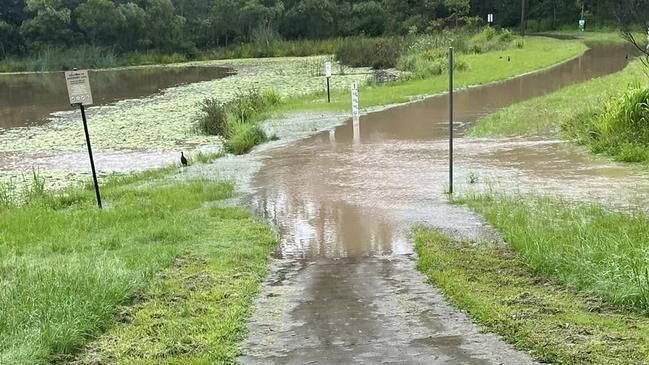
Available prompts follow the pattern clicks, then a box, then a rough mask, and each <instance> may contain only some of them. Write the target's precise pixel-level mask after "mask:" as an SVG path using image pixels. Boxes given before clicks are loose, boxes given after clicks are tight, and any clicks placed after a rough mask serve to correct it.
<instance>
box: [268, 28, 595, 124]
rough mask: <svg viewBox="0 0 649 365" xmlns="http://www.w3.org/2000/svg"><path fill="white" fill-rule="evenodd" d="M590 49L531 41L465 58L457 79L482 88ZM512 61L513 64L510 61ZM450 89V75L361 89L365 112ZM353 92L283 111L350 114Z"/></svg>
mask: <svg viewBox="0 0 649 365" xmlns="http://www.w3.org/2000/svg"><path fill="white" fill-rule="evenodd" d="M586 49H587V47H586V46H585V45H584V44H583V43H582V42H580V41H562V40H557V39H551V38H545V37H527V38H526V39H525V43H524V45H523V46H522V47H518V46H515V45H514V46H512V47H511V48H508V49H505V50H496V51H491V52H487V53H482V54H468V55H464V56H461V58H460V59H461V60H462V62H463V63H466V65H467V66H466V70H465V71H463V72H458V73H457V74H456V76H455V85H456V87H457V88H463V87H468V86H471V85H480V84H485V83H489V82H493V81H498V80H503V79H507V78H509V77H514V76H517V75H521V74H524V73H527V72H531V71H534V70H538V69H542V68H545V67H550V66H552V65H555V64H557V63H560V62H562V61H565V60H567V59H570V58H573V57H576V56H578V55H580V54H582V53H583V52H584V51H585V50H586ZM508 57H509V58H510V60H511V62H508V61H507V58H508ZM447 88H448V80H447V77H446V75H444V74H441V75H435V76H431V77H426V78H424V79H415V80H409V81H400V82H395V83H390V84H386V85H384V86H377V85H375V84H368V85H366V86H364V87H362V88H361V92H360V102H361V106H362V107H363V108H370V107H376V106H385V105H390V104H398V103H404V102H409V101H413V100H418V99H421V98H423V97H425V96H430V95H433V94H436V93H440V92H444V91H445V90H446V89H447ZM349 108H350V107H349V90H347V89H338V90H334V91H333V92H332V100H331V103H326V100H324V101H323V99H322V96H321V95H320V94H317V95H316V94H310V95H305V96H302V97H298V98H292V99H291V100H287V101H286V102H285V103H283V104H282V105H281V106H280V108H279V111H280V112H281V111H295V110H324V111H326V110H335V111H341V110H343V111H344V110H349Z"/></svg>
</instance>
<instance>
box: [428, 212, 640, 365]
mask: <svg viewBox="0 0 649 365" xmlns="http://www.w3.org/2000/svg"><path fill="white" fill-rule="evenodd" d="M517 213H518V212H517ZM415 242H416V250H417V253H418V256H419V262H418V268H419V270H421V271H422V272H423V273H424V274H425V275H426V276H427V277H428V278H429V279H430V280H431V282H433V283H434V284H435V285H436V286H437V287H439V288H440V289H441V290H442V291H443V293H444V294H445V295H446V296H447V297H448V298H449V299H450V301H451V302H452V303H453V304H454V305H456V306H458V307H459V308H461V309H463V310H465V311H466V312H467V313H468V314H469V315H470V316H471V317H472V318H473V319H474V320H476V321H477V322H479V323H480V324H481V325H483V326H485V327H486V328H487V330H489V331H491V332H495V333H497V334H499V335H501V336H503V337H504V338H505V340H506V341H507V342H509V343H511V344H512V345H513V346H514V347H516V348H517V349H519V350H523V351H527V352H529V353H530V354H531V355H532V356H533V357H534V358H535V359H536V360H538V361H540V362H543V363H551V364H571V365H578V364H579V365H582V364H583V365H586V364H588V365H593V364H597V365H608V364H645V363H647V360H648V359H649V343H648V342H647V340H646V339H647V337H648V336H649V319H647V317H646V316H644V315H640V314H634V313H629V312H625V311H621V310H616V309H614V308H612V307H611V306H610V305H608V304H607V303H605V302H603V301H602V300H601V299H599V298H597V297H595V296H592V295H589V294H584V293H577V292H575V291H573V290H569V289H566V288H565V287H564V286H561V285H557V284H556V282H554V281H552V280H548V279H547V277H546V276H544V275H538V274H535V273H533V272H531V271H530V270H529V268H528V266H527V264H526V262H525V257H524V256H523V255H522V254H520V253H519V252H518V250H515V249H514V250H515V251H516V252H513V251H512V249H510V248H508V247H507V246H501V245H490V244H486V243H482V244H475V243H470V242H459V241H456V240H452V239H449V238H448V237H447V236H445V235H443V234H442V233H440V232H439V231H436V230H434V229H428V228H424V227H420V228H418V229H416V230H415ZM538 249H539V250H543V249H544V248H543V247H539V248H538ZM545 251H546V252H548V253H550V254H552V253H551V252H550V251H549V250H548V249H545ZM557 255H558V253H557ZM602 259H604V258H602Z"/></svg>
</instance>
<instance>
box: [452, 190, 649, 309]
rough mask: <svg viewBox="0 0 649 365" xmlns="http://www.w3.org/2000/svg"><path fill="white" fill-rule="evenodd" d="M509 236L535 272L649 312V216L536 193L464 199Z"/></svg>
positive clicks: (515, 247)
mask: <svg viewBox="0 0 649 365" xmlns="http://www.w3.org/2000/svg"><path fill="white" fill-rule="evenodd" d="M462 199H464V200H460V201H464V202H465V203H466V204H468V206H469V207H471V208H472V209H474V210H475V211H477V212H478V213H481V214H483V215H484V216H485V217H486V219H487V220H488V221H489V222H490V223H491V224H492V225H493V226H494V227H495V228H496V229H498V230H499V231H500V232H502V234H503V235H504V237H505V240H506V241H507V242H508V243H509V245H510V246H511V247H512V249H513V250H514V251H516V252H517V253H519V254H520V256H521V259H522V260H523V261H524V262H525V263H526V264H527V265H528V266H529V267H530V269H531V270H532V272H534V273H535V274H538V275H541V276H548V277H552V278H553V279H555V280H557V281H559V282H561V283H562V284H565V285H566V286H568V287H570V288H574V289H576V290H580V291H584V292H588V293H593V294H596V295H598V296H600V297H602V298H604V299H605V300H607V301H608V302H610V303H612V304H615V305H618V306H620V307H625V308H627V309H630V310H636V311H640V312H647V313H649V261H648V260H647V259H646V258H647V254H648V253H649V251H648V247H647V245H646V243H647V241H646V238H647V237H649V218H648V217H647V216H646V215H645V214H643V213H641V212H638V213H637V214H630V213H619V212H613V211H609V210H607V209H606V208H605V207H603V206H601V205H599V204H595V203H592V204H587V203H581V204H575V203H574V202H569V201H563V200H560V199H558V198H557V199H555V198H549V197H536V196H505V195H502V196H501V195H491V194H487V195H483V196H467V197H465V198H462Z"/></svg>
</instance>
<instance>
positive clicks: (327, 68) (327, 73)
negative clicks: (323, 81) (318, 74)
mask: <svg viewBox="0 0 649 365" xmlns="http://www.w3.org/2000/svg"><path fill="white" fill-rule="evenodd" d="M325 76H326V77H327V78H328V79H329V78H331V62H325Z"/></svg>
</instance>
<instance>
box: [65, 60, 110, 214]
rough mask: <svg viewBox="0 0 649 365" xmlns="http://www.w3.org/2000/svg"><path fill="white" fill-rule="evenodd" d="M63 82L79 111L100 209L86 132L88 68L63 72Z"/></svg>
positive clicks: (89, 94) (88, 93) (90, 98)
mask: <svg viewBox="0 0 649 365" xmlns="http://www.w3.org/2000/svg"><path fill="white" fill-rule="evenodd" d="M65 82H66V85H67V88H68V96H69V98H70V105H72V106H78V107H79V110H80V111H81V119H82V121H83V131H84V133H85V135H86V145H87V146H88V157H89V158H90V169H91V170H92V180H93V183H94V185H95V195H96V197H97V206H98V207H99V209H102V204H101V193H100V191H99V183H98V182H97V170H96V169H95V160H94V158H93V156H92V145H91V144H90V133H89V132H88V119H87V118H86V108H85V106H87V105H92V104H93V100H92V91H91V89H90V78H89V77H88V70H77V69H74V70H72V71H66V72H65Z"/></svg>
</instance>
